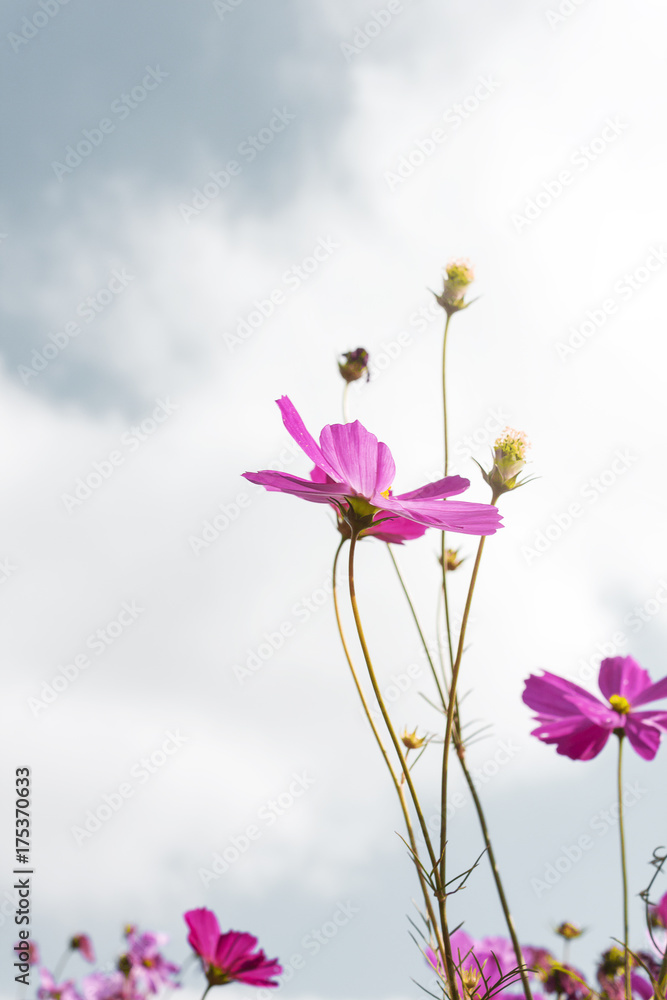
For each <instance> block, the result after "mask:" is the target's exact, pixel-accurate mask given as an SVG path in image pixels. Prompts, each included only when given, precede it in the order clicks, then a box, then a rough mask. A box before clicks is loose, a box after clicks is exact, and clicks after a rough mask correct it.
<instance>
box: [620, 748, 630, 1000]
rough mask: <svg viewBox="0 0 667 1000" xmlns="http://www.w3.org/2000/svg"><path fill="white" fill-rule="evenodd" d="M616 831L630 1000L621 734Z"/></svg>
mask: <svg viewBox="0 0 667 1000" xmlns="http://www.w3.org/2000/svg"><path fill="white" fill-rule="evenodd" d="M618 829H619V833H620V838H621V871H622V873H623V947H624V949H625V953H624V958H625V998H626V1000H632V987H631V983H630V952H629V951H628V939H629V937H630V920H629V917H628V866H627V862H626V858H625V829H624V823H623V733H622V732H621V733H619V737H618Z"/></svg>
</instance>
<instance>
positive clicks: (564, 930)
mask: <svg viewBox="0 0 667 1000" xmlns="http://www.w3.org/2000/svg"><path fill="white" fill-rule="evenodd" d="M583 933H584V932H583V930H582V929H581V927H576V926H575V925H574V924H571V923H570V922H569V920H565V921H564V922H563V923H562V924H561V925H560V927H557V928H556V934H559V935H560V936H561V937H562V938H565V940H566V941H573V940H574V938H578V937H581V935H582V934H583Z"/></svg>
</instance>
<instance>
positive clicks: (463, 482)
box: [394, 476, 470, 500]
mask: <svg viewBox="0 0 667 1000" xmlns="http://www.w3.org/2000/svg"><path fill="white" fill-rule="evenodd" d="M469 486H470V480H469V479H463V478H462V477H461V476H447V477H446V478H445V479H438V480H437V482H435V483H428V484H427V485H426V486H420V487H419V489H417V490H412V492H410V493H399V494H398V496H396V497H394V499H395V500H442V499H444V498H445V497H453V496H456V495H457V494H459V493H463V492H465V490H467V489H468V487H469Z"/></svg>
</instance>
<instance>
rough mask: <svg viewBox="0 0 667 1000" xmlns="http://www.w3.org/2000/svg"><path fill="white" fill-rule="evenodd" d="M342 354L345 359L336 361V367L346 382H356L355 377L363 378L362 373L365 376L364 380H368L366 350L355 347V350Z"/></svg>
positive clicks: (367, 356)
mask: <svg viewBox="0 0 667 1000" xmlns="http://www.w3.org/2000/svg"><path fill="white" fill-rule="evenodd" d="M342 356H343V358H345V360H344V361H339V362H338V369H339V371H340V373H341V375H342V376H343V378H344V379H345V381H346V382H356V381H357V379H360V378H363V376H364V375H365V376H366V381H367V382H369V381H370V378H371V376H370V372H369V371H368V360H369V355H368V351H365V350H364V348H363V347H357V349H356V351H347V353H345V354H343V355H342Z"/></svg>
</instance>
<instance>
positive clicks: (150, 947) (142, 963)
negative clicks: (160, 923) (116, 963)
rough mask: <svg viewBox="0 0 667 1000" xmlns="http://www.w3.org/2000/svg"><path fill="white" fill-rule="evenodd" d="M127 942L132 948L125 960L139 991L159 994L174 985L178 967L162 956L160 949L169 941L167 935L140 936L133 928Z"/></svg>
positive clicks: (147, 933)
mask: <svg viewBox="0 0 667 1000" xmlns="http://www.w3.org/2000/svg"><path fill="white" fill-rule="evenodd" d="M127 940H128V942H129V945H130V948H129V951H128V952H127V954H126V955H124V956H123V958H124V959H125V960H126V961H127V962H129V965H130V969H129V975H130V977H131V978H132V979H133V981H134V984H135V985H136V986H137V987H138V988H139V989H143V990H148V992H149V993H158V992H159V991H160V989H161V988H162V986H165V985H171V984H173V982H174V975H175V974H176V973H177V972H178V966H177V965H174V964H173V963H172V962H168V961H167V960H166V958H165V957H164V956H163V955H162V954H160V948H161V947H162V945H164V944H166V942H167V940H168V939H167V936H166V934H152V933H151V932H150V931H147V932H145V933H144V934H139V933H138V931H137V929H136V928H132V930H131V931H130V932H129V933H128V934H127ZM121 961H122V959H121Z"/></svg>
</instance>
